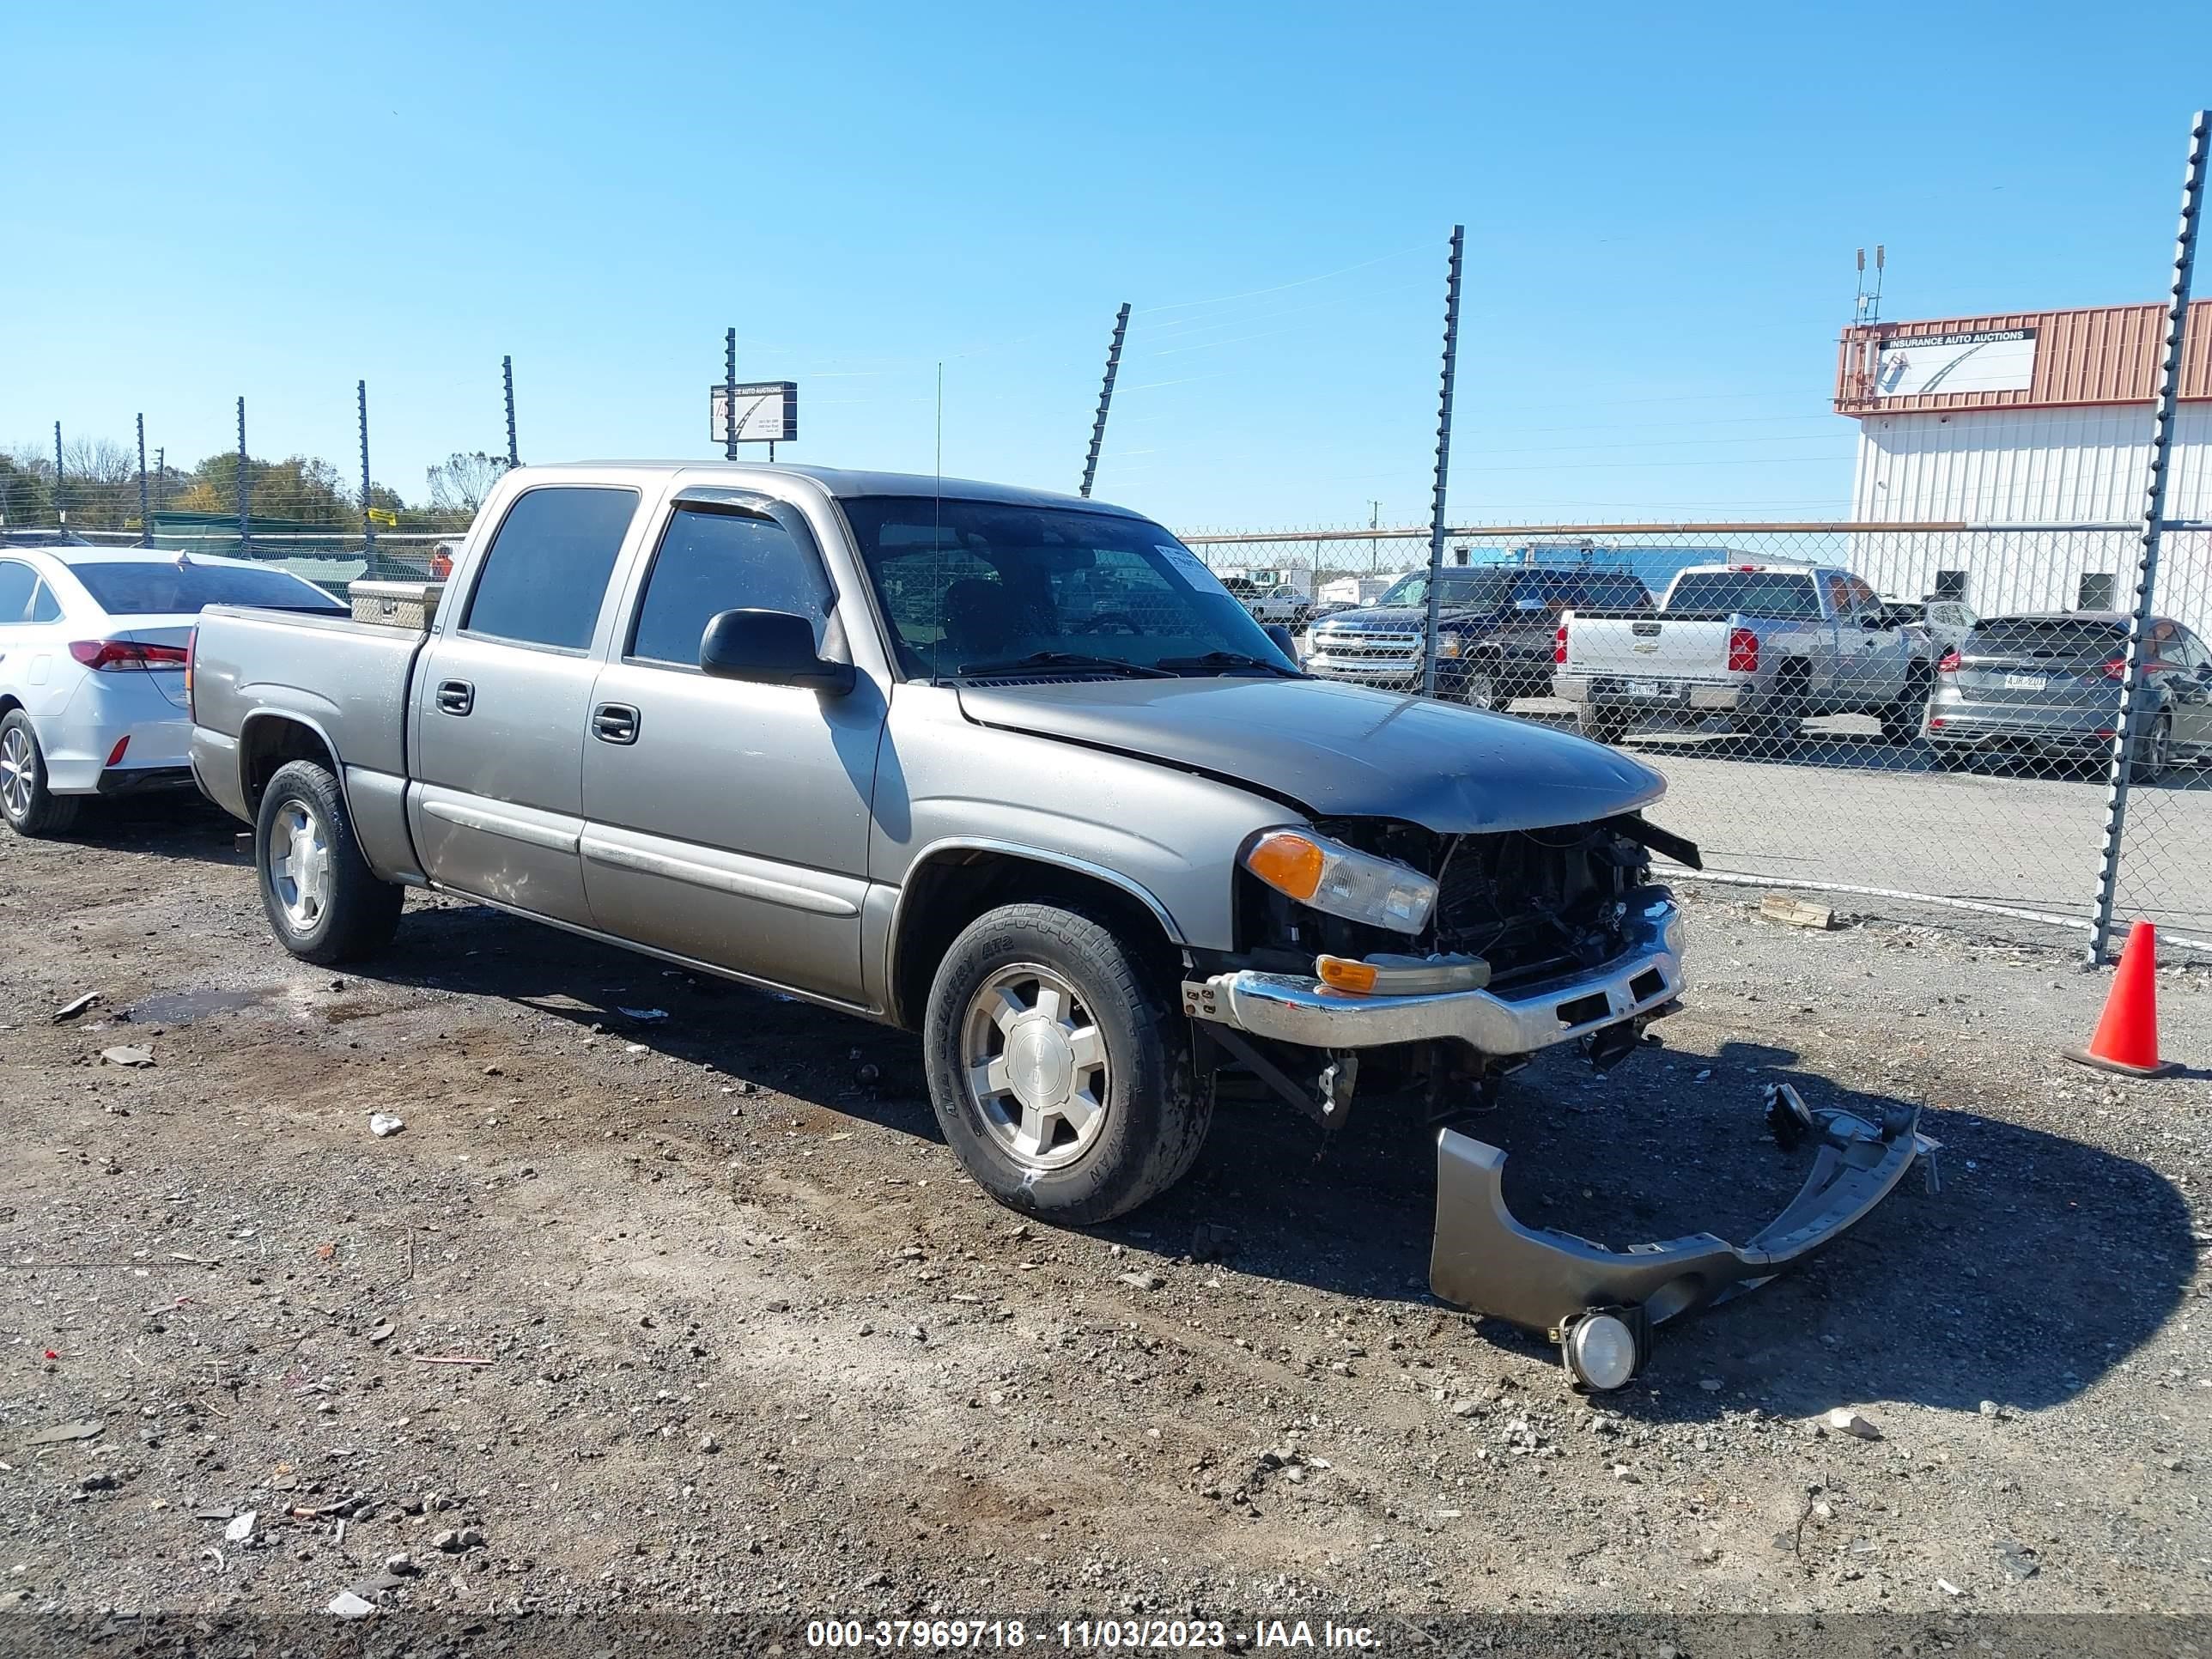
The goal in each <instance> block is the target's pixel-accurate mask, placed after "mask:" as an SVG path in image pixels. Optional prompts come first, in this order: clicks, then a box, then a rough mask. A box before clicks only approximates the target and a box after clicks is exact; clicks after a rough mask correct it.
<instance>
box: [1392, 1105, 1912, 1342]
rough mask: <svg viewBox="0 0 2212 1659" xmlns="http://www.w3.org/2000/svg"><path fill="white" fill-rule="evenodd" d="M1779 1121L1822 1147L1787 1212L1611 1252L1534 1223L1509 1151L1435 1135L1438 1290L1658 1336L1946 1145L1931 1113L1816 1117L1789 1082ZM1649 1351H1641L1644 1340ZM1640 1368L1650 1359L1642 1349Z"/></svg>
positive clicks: (1520, 1313) (1791, 1137)
mask: <svg viewBox="0 0 2212 1659" xmlns="http://www.w3.org/2000/svg"><path fill="white" fill-rule="evenodd" d="M1767 1113H1768V1121H1769V1123H1770V1125H1773V1124H1774V1123H1775V1121H1776V1120H1777V1118H1778V1116H1780V1117H1781V1118H1782V1122H1783V1127H1784V1128H1785V1129H1786V1130H1787V1134H1786V1137H1784V1136H1783V1135H1781V1134H1780V1133H1778V1138H1783V1139H1784V1144H1785V1146H1795V1145H1796V1144H1799V1143H1800V1142H1802V1141H1810V1142H1811V1143H1812V1144H1813V1145H1814V1147H1815V1149H1816V1150H1815V1152H1814V1159H1813V1167H1812V1170H1810V1171H1809V1172H1808V1174H1807V1176H1806V1177H1805V1184H1804V1185H1803V1187H1802V1188H1800V1189H1799V1191H1798V1194H1797V1196H1796V1198H1795V1199H1794V1200H1791V1201H1790V1206H1789V1207H1788V1208H1786V1209H1784V1211H1783V1212H1782V1213H1781V1214H1780V1215H1778V1216H1777V1217H1776V1218H1774V1219H1773V1220H1772V1221H1771V1222H1770V1223H1768V1224H1767V1225H1765V1227H1763V1228H1761V1229H1760V1230H1759V1231H1758V1232H1757V1233H1756V1234H1755V1235H1753V1237H1752V1238H1751V1239H1750V1240H1749V1241H1748V1242H1747V1243H1743V1244H1732V1243H1729V1242H1728V1241H1727V1240H1726V1239H1723V1238H1720V1237H1716V1236H1715V1235H1713V1234H1711V1233H1694V1234H1692V1235H1691V1236H1690V1237H1686V1238H1675V1239H1668V1240H1664V1241H1661V1242H1658V1243H1648V1244H1632V1245H1629V1246H1628V1247H1627V1248H1626V1249H1607V1247H1606V1246H1604V1245H1602V1244H1596V1243H1591V1242H1590V1241H1589V1239H1586V1238H1578V1237H1576V1236H1575V1235H1573V1234H1571V1233H1565V1232H1559V1231H1556V1230H1553V1229H1549V1228H1546V1229H1541V1230H1540V1229H1537V1228H1532V1227H1529V1226H1527V1225H1523V1224H1522V1222H1521V1221H1519V1220H1518V1219H1516V1218H1515V1216H1514V1214H1513V1212H1511V1211H1510V1210H1509V1209H1507V1208H1506V1206H1505V1194H1504V1170H1505V1154H1504V1152H1501V1151H1499V1150H1498V1148H1497V1147H1495V1146H1490V1145H1488V1144H1487V1143H1486V1142H1483V1141H1480V1140H1476V1139H1474V1138H1473V1137H1472V1136H1468V1135H1463V1134H1461V1133H1459V1132H1458V1131H1456V1130H1454V1129H1444V1130H1441V1131H1439V1132H1438V1133H1437V1226H1436V1243H1435V1247H1434V1251H1433V1254H1432V1255H1431V1259H1430V1262H1429V1285H1430V1288H1431V1290H1433V1291H1435V1292H1436V1293H1437V1295H1438V1296H1439V1297H1443V1299H1444V1300H1445V1301H1447V1302H1451V1303H1456V1304H1459V1305H1460V1306H1462V1307H1464V1308H1468V1309H1472V1310H1474V1311H1476V1312H1478V1313H1484V1314H1488V1315H1491V1316H1494V1317H1497V1318H1499V1319H1503V1320H1505V1321H1507V1322H1510V1323H1512V1324H1516V1325H1519V1326H1522V1328H1526V1329H1528V1330H1534V1331H1542V1332H1546V1333H1548V1334H1551V1335H1552V1336H1553V1339H1554V1340H1558V1339H1559V1337H1560V1335H1561V1334H1563V1333H1564V1332H1565V1330H1566V1329H1568V1328H1570V1327H1571V1324H1572V1323H1573V1322H1574V1321H1575V1320H1576V1319H1577V1318H1578V1317H1581V1316H1585V1315H1588V1314H1590V1313H1594V1312H1610V1313H1613V1314H1614V1315H1615V1316H1632V1320H1633V1322H1634V1323H1635V1324H1636V1325H1638V1326H1639V1327H1642V1328H1644V1329H1646V1330H1648V1328H1650V1327H1652V1326H1656V1325H1660V1324H1662V1323H1664V1322H1667V1321H1668V1320H1671V1319H1674V1318H1676V1317H1678V1316H1680V1315H1682V1314H1686V1313H1689V1312H1691V1311H1692V1310H1695V1309H1698V1308H1701V1307H1706V1306H1710V1305H1711V1304H1713V1303H1716V1302H1724V1301H1727V1300H1728V1299H1729V1298H1730V1297H1735V1296H1738V1295H1741V1293H1742V1292H1743V1291H1748V1290H1754V1289H1756V1288H1757V1287H1758V1286H1759V1285H1764V1284H1765V1282H1766V1281H1767V1280H1768V1279H1772V1278H1773V1277H1774V1276H1775V1275H1776V1274H1778V1273H1781V1272H1782V1271H1783V1270H1784V1268H1786V1267H1790V1265H1791V1264H1792V1263H1794V1262H1796V1261H1801V1260H1802V1259H1803V1258H1804V1257H1806V1256H1808V1255H1811V1254H1812V1253H1813V1252H1814V1251H1815V1250H1817V1249H1820V1247H1821V1246H1822V1245H1824V1244H1826V1243H1829V1242H1830V1241H1831V1240H1832V1239H1834V1238H1836V1237H1838V1235H1840V1234H1842V1233H1844V1232H1846V1231H1849V1230H1850V1228H1851V1227H1852V1226H1854V1225H1857V1223H1858V1222H1860V1221H1862V1220H1863V1219H1864V1218H1866V1216H1867V1215H1868V1214H1869V1212H1872V1211H1873V1210H1874V1208H1875V1206H1877V1205H1879V1204H1880V1203H1881V1201H1882V1200H1884V1199H1885V1198H1887V1197H1888V1196H1889V1194H1890V1193H1891V1192H1892V1191H1893V1190H1894V1189H1895V1188H1896V1186H1897V1184H1898V1182H1899V1181H1901V1180H1903V1179H1904V1177H1905V1171H1906V1170H1909V1169H1911V1166H1912V1164H1914V1163H1915V1162H1916V1161H1921V1160H1931V1161H1930V1162H1929V1163H1928V1169H1929V1185H1930V1187H1931V1189H1932V1188H1933V1186H1934V1184H1935V1182H1934V1174H1933V1171H1934V1164H1933V1163H1932V1160H1933V1158H1935V1155H1936V1152H1939V1151H1940V1150H1941V1147H1940V1146H1939V1143H1937V1142H1936V1141H1933V1140H1930V1139H1929V1138H1928V1137H1927V1136H1925V1135H1923V1134H1922V1133H1920V1132H1919V1119H1920V1114H1919V1109H1917V1107H1905V1108H1902V1109H1899V1110H1898V1111H1896V1112H1894V1113H1893V1114H1892V1115H1890V1116H1889V1117H1888V1118H1887V1120H1886V1121H1882V1122H1880V1123H1873V1122H1869V1121H1867V1120H1865V1119H1864V1118H1862V1117H1858V1116H1857V1115H1853V1114H1852V1113H1850V1112H1845V1111H1841V1110H1835V1109H1830V1110H1825V1111H1811V1110H1808V1109H1806V1107H1805V1104H1804V1103H1803V1101H1802V1100H1801V1099H1800V1098H1798V1097H1797V1094H1796V1091H1795V1090H1794V1089H1790V1087H1789V1086H1788V1085H1771V1086H1770V1088H1769V1090H1768V1105H1767ZM1639 1346H1641V1345H1640V1344H1639ZM1639 1363H1640V1356H1639Z"/></svg>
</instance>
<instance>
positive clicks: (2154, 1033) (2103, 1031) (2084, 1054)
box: [2066, 921, 2181, 1077]
mask: <svg viewBox="0 0 2212 1659" xmlns="http://www.w3.org/2000/svg"><path fill="white" fill-rule="evenodd" d="M2157 975H2158V931H2157V929H2155V928H2154V927H2152V926H2151V925H2150V924H2149V923H2148V922H2147V921H2138V922H2136V924H2135V925H2134V926H2133V927H2130V928H2129V929H2128V942H2127V946H2126V948H2125V949H2124V950H2123V951H2121V952H2120V965H2119V968H2118V971H2116V972H2115V973H2114V974H2113V975H2112V990H2111V991H2110V992H2109V993H2108V994H2106V998H2105V1012H2104V1014H2103V1016H2102V1017H2101V1018H2100V1019H2099V1020H2098V1021H2097V1035H2096V1036H2093V1037H2091V1038H2090V1039H2089V1046H2088V1047H2087V1048H2069V1049H2068V1050H2067V1051H2066V1058H2067V1059H2069V1060H2080V1061H2081V1064H2083V1065H2084V1066H2097V1067H2099V1068H2100V1069H2101V1070H2104V1071H2107V1072H2119V1073H2124V1074H2125V1075H2126V1076H2129V1077H2166V1076H2169V1075H2171V1074H2172V1073H2175V1072H2178V1071H2179V1070H2180V1069H2181V1067H2180V1066H2178V1065H2176V1064H2175V1063H2174V1062H2173V1061H2172V1060H2164V1061H2161V1060H2160V1059H2159V1057H2158V978H2157Z"/></svg>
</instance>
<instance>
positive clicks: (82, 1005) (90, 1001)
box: [47, 991, 100, 1025]
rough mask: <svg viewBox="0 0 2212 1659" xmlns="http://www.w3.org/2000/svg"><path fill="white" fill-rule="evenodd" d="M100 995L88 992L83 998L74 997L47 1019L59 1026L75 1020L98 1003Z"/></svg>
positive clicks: (95, 992)
mask: <svg viewBox="0 0 2212 1659" xmlns="http://www.w3.org/2000/svg"><path fill="white" fill-rule="evenodd" d="M99 1000H100V993H99V992H97V991H87V992H86V993H85V994H83V995H82V996H81V997H72V998H71V999H70V1000H69V1001H67V1002H64V1004H62V1006H60V1007H58V1008H57V1009H55V1010H54V1011H53V1012H52V1013H51V1014H49V1015H48V1016H47V1018H49V1019H51V1020H52V1022H53V1023H54V1024H57V1025H59V1024H63V1023H64V1022H65V1021H68V1020H72V1019H75V1018H76V1017H77V1016H78V1015H79V1014H81V1013H82V1012H84V1011H85V1010H86V1009H88V1008H89V1007H91V1006H94V1004H95V1003H97V1002H98V1001H99Z"/></svg>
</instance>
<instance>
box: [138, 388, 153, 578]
mask: <svg viewBox="0 0 2212 1659" xmlns="http://www.w3.org/2000/svg"><path fill="white" fill-rule="evenodd" d="M153 544H154V513H153V507H152V504H151V500H150V498H149V496H148V495H147V494H146V412H145V410H139V411H138V545H139V546H141V547H151V546H153Z"/></svg>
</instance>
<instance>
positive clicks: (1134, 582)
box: [841, 495, 1296, 678]
mask: <svg viewBox="0 0 2212 1659" xmlns="http://www.w3.org/2000/svg"><path fill="white" fill-rule="evenodd" d="M841 505H842V507H844V509H845V516H846V519H847V520H848V522H850V524H851V525H852V526H853V534H854V538H855V539H856V540H857V541H858V542H859V544H860V556H861V558H862V560H863V561H864V562H866V566H867V570H868V580H870V581H871V582H872V583H873V584H874V585H875V589H876V594H877V598H878V600H879V601H880V602H881V604H882V606H883V612H884V619H885V620H886V621H887V622H888V623H890V629H891V635H892V639H893V643H894V644H895V645H896V648H897V651H898V657H899V665H900V666H901V667H902V669H903V670H904V671H906V672H907V673H908V674H911V675H915V676H918V677H922V678H949V677H951V676H955V675H958V674H962V673H973V672H976V671H983V670H988V669H994V668H1005V667H1008V666H1011V665H1016V664H1019V663H1021V662H1022V661H1023V660H1024V659H1028V658H1033V657H1036V656H1039V655H1040V654H1042V653H1057V654H1061V655H1065V656H1069V657H1080V658H1092V659H1103V663H1104V665H1105V666H1106V670H1107V671H1111V669H1112V667H1113V666H1114V665H1121V664H1126V665H1129V666H1130V667H1132V668H1133V669H1139V670H1152V669H1157V668H1158V667H1160V665H1162V664H1163V663H1164V664H1165V665H1167V667H1168V668H1169V669H1170V671H1185V672H1193V673H1197V672H1215V673H1218V672H1234V671H1237V670H1238V669H1239V668H1240V667H1246V665H1243V664H1242V663H1239V662H1236V661H1231V660H1221V661H1208V662H1200V661H1198V660H1196V659H1206V658H1212V657H1215V656H1216V655H1217V653H1218V654H1220V655H1221V656H1223V657H1224V658H1226V659H1244V658H1249V659H1251V660H1252V662H1253V663H1254V664H1257V665H1262V669H1261V671H1275V672H1281V671H1295V668H1296V665H1294V664H1292V663H1291V661H1290V660H1289V659H1287V658H1286V657H1285V656H1284V655H1283V653H1281V652H1279V651H1278V650H1277V649H1276V648H1275V646H1274V642H1273V641H1271V640H1270V639H1268V637H1267V635H1266V633H1265V632H1264V631H1262V630H1261V627H1260V624H1259V623H1256V622H1255V621H1253V619H1252V617H1251V613H1250V612H1249V611H1246V610H1245V609H1244V607H1243V605H1239V604H1238V603H1237V601H1236V599H1234V598H1232V597H1231V595H1230V592H1229V591H1228V589H1226V588H1225V587H1224V586H1222V584H1221V583H1220V581H1219V580H1217V579H1216V578H1215V576H1214V575H1213V574H1212V572H1211V571H1209V570H1208V569H1206V567H1205V566H1204V565H1203V564H1201V563H1200V562H1199V560H1198V556H1197V555H1196V554H1194V553H1193V552H1192V551H1191V550H1189V549H1188V548H1187V547H1185V546H1184V545H1183V544H1182V543H1181V542H1178V541H1177V540H1176V538H1174V537H1173V536H1171V535H1170V534H1169V533H1168V532H1166V531H1164V530H1163V529H1161V528H1160V527H1159V526H1158V525H1155V524H1150V523H1147V522H1146V520H1142V519H1132V518H1124V517H1122V516H1121V515H1119V514H1116V513H1085V512H1082V511H1079V510H1073V509H1069V508H1065V507H1021V506H1014V505H1010V504H1005V503H1000V502H997V501H961V500H956V499H946V500H943V501H939V500H936V499H933V498H932V497H930V496H927V495H918V496H903V495H861V496H854V497H849V498H848V499H847V500H846V501H843V502H842V503H841ZM1041 666H1042V665H1041ZM1061 666H1063V667H1070V666H1080V665H1078V664H1063V665H1061ZM1246 671H1250V669H1249V668H1247V669H1246Z"/></svg>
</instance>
